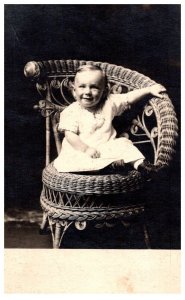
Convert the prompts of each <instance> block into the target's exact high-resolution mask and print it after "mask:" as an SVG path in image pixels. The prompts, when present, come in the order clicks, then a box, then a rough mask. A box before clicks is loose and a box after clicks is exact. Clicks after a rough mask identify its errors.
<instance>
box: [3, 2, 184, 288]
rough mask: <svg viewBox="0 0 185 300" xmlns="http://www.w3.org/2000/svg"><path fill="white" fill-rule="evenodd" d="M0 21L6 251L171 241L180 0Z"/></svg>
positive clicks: (16, 9)
mask: <svg viewBox="0 0 185 300" xmlns="http://www.w3.org/2000/svg"><path fill="white" fill-rule="evenodd" d="M4 21H5V22H4V23H5V26H4V40H5V51H4V71H5V199H4V208H5V212H4V213H5V218H4V248H5V250H8V249H17V250H18V249H20V250H23V249H25V251H28V253H29V251H30V249H35V250H36V249H39V250H41V249H42V250H44V249H45V250H52V251H54V250H53V249H55V250H56V249H57V251H59V252H60V255H62V252H63V251H65V250H69V249H70V250H77V249H78V250H79V249H81V250H93V251H94V252H95V250H113V253H115V250H116V251H118V250H146V251H147V250H148V249H150V250H155V253H158V252H157V251H159V250H173V251H175V250H180V249H181V186H180V185H181V178H180V175H181V161H180V158H181V155H180V149H181V148H180V141H181V137H180V119H181V112H180V108H181V100H180V91H181V86H180V84H181V81H180V75H181V61H180V59H181V58H180V50H181V32H180V28H181V5H179V4H28V5H24V4H5V5H4ZM146 251H145V252H144V253H146ZM94 252H93V253H94ZM57 253H58V252H57ZM64 253H65V252H64ZM86 253H87V252H86ZM147 253H148V252H147ZM127 292H134V290H132V289H130V290H129V288H128V284H127Z"/></svg>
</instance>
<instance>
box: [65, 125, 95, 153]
mask: <svg viewBox="0 0 185 300" xmlns="http://www.w3.org/2000/svg"><path fill="white" fill-rule="evenodd" d="M65 137H66V139H67V141H68V143H69V144H70V145H71V146H72V147H73V148H74V149H75V150H77V151H81V152H85V153H87V154H88V155H89V156H90V157H92V158H98V157H100V152H99V151H97V150H96V149H95V148H93V147H89V146H88V145H87V144H85V143H84V142H82V140H81V139H80V137H79V136H78V135H77V134H76V133H74V132H72V131H68V130H65Z"/></svg>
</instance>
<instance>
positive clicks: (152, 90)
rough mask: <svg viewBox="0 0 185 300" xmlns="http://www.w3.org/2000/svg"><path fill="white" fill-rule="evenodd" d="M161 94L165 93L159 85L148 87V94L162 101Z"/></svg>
mask: <svg viewBox="0 0 185 300" xmlns="http://www.w3.org/2000/svg"><path fill="white" fill-rule="evenodd" d="M163 92H166V89H165V87H164V86H162V85H160V84H154V85H152V86H151V87H150V93H151V94H152V95H153V96H155V97H158V98H161V99H163V95H161V93H163Z"/></svg>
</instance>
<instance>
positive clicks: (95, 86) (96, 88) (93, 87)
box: [91, 85, 99, 90]
mask: <svg viewBox="0 0 185 300" xmlns="http://www.w3.org/2000/svg"><path fill="white" fill-rule="evenodd" d="M91 89H94V90H99V87H98V86H97V85H92V86H91Z"/></svg>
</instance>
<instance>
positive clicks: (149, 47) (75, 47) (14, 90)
mask: <svg viewBox="0 0 185 300" xmlns="http://www.w3.org/2000/svg"><path fill="white" fill-rule="evenodd" d="M70 58H71V59H84V60H94V61H106V62H109V63H113V64H117V65H123V66H124V67H128V68H130V69H135V70H136V71H139V72H141V73H143V74H145V75H147V76H149V77H151V78H152V79H154V80H155V81H157V82H160V83H161V84H163V85H164V86H165V87H166V88H167V90H168V94H169V96H170V98H171V99H172V101H173V104H174V106H175V110H176V113H177V117H178V120H179V127H180V5H79V4H78V5H5V210H8V209H14V208H21V209H27V210H29V209H39V208H40V206H39V195H40V191H41V171H42V169H43V167H44V163H45V152H44V151H45V140H44V120H43V119H42V118H41V117H40V115H39V113H37V112H35V111H34V110H33V106H34V105H35V104H37V102H38V100H39V95H38V94H37V92H36V89H35V87H34V85H33V83H31V82H29V80H27V79H26V78H25V77H24V74H23V69H24V65H25V64H26V63H27V62H28V61H33V60H35V61H38V60H49V59H70ZM179 140H180V139H179ZM179 140H178V143H177V147H176V150H177V152H176V155H175V157H174V160H173V162H172V164H171V166H170V169H169V174H168V175H167V176H166V177H165V178H162V179H161V183H160V184H159V185H158V189H157V191H156V192H157V193H156V195H154V193H153V192H152V194H153V198H152V201H153V203H156V205H155V204H153V213H152V215H151V218H150V220H151V224H152V226H151V227H152V228H153V231H155V232H154V235H155V236H156V240H158V244H157V245H156V247H158V248H179V247H180V142H179ZM166 228H168V231H166ZM162 241H163V242H162Z"/></svg>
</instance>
